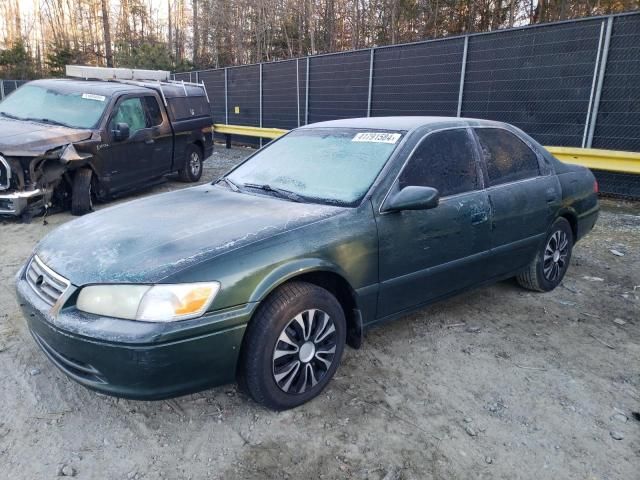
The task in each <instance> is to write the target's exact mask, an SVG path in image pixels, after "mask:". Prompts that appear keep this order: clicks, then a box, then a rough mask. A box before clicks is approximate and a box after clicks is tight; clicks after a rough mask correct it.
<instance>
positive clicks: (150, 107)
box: [143, 96, 162, 127]
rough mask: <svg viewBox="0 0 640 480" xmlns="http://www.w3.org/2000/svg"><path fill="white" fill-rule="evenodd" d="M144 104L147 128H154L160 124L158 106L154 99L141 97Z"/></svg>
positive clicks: (160, 117) (160, 116)
mask: <svg viewBox="0 0 640 480" xmlns="http://www.w3.org/2000/svg"><path fill="white" fill-rule="evenodd" d="M143 98H144V104H145V106H146V107H147V117H148V118H149V126H150V127H155V126H156V125H160V124H161V123H162V113H161V112H160V105H158V100H156V98H155V97H151V96H148V97H143Z"/></svg>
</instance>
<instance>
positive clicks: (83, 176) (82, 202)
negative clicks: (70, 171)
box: [71, 168, 93, 215]
mask: <svg viewBox="0 0 640 480" xmlns="http://www.w3.org/2000/svg"><path fill="white" fill-rule="evenodd" d="M92 178H93V172H92V171H91V170H90V169H88V168H81V169H80V170H77V171H76V173H75V175H74V176H73V185H72V187H71V214H72V215H84V214H86V213H89V212H92V211H93V198H92V197H93V193H92V191H91V179H92Z"/></svg>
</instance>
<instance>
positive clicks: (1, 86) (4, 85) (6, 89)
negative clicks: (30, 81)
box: [0, 79, 27, 100]
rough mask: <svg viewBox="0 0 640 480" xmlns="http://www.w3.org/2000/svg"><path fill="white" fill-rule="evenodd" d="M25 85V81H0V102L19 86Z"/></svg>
mask: <svg viewBox="0 0 640 480" xmlns="http://www.w3.org/2000/svg"><path fill="white" fill-rule="evenodd" d="M25 83H27V80H2V79H0V100H2V99H4V97H6V96H7V95H9V94H10V93H11V92H13V91H14V90H15V89H17V88H18V87H20V86H21V85H23V84H25Z"/></svg>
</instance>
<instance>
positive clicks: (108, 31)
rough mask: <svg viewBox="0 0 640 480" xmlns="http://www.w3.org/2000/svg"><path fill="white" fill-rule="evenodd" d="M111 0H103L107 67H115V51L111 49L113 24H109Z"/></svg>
mask: <svg viewBox="0 0 640 480" xmlns="http://www.w3.org/2000/svg"><path fill="white" fill-rule="evenodd" d="M108 2H109V0H102V30H103V33H104V55H105V58H106V60H107V67H113V52H112V51H111V26H110V25H109V6H108V5H107V4H108Z"/></svg>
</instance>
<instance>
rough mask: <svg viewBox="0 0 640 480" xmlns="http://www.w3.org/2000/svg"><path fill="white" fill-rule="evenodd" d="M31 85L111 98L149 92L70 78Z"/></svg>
mask: <svg viewBox="0 0 640 480" xmlns="http://www.w3.org/2000/svg"><path fill="white" fill-rule="evenodd" d="M29 84H30V85H38V86H40V87H45V88H52V89H55V90H58V91H64V92H83V93H93V94H96V95H104V96H111V95H113V94H114V93H116V92H123V91H126V92H135V93H138V92H140V93H142V92H148V90H147V89H146V88H144V87H139V86H136V85H129V84H125V83H118V82H105V81H101V80H71V79H68V78H48V79H45V80H34V81H32V82H29Z"/></svg>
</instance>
